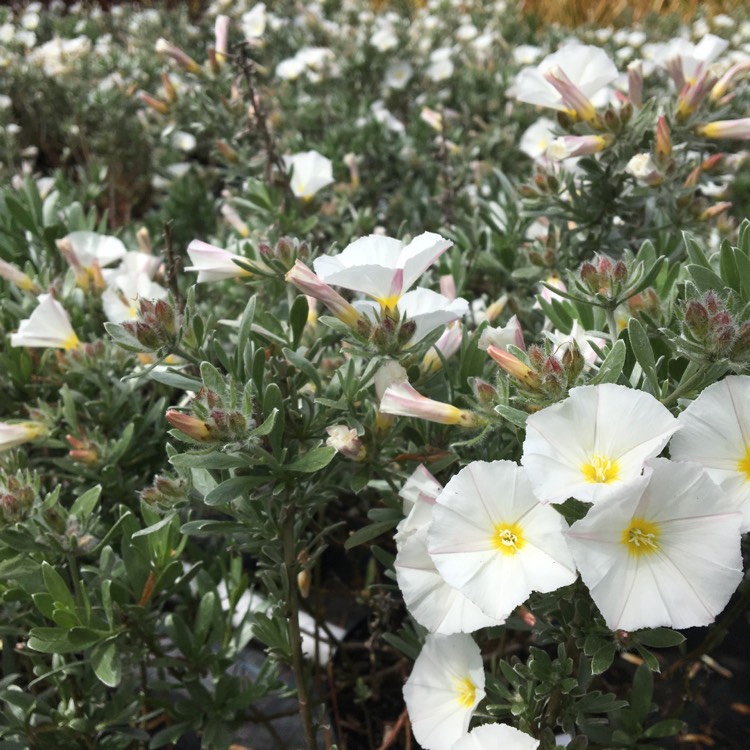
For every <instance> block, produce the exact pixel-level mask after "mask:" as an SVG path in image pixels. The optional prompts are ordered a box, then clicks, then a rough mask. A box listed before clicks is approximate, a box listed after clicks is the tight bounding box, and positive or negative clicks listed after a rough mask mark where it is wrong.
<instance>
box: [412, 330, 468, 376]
mask: <svg viewBox="0 0 750 750" xmlns="http://www.w3.org/2000/svg"><path fill="white" fill-rule="evenodd" d="M462 339H463V330H462V329H461V326H460V325H459V324H456V325H452V326H449V327H448V328H446V329H445V331H443V333H442V335H441V336H440V338H439V339H438V340H437V341H436V342H435V344H434V345H433V346H432V347H430V350H429V351H428V352H427V354H425V355H424V357H423V358H422V363H421V364H420V366H419V369H420V371H421V372H422V374H423V375H427V374H429V373H433V372H437V371H438V370H440V368H441V367H442V366H443V359H448V358H449V357H452V356H453V355H454V354H455V353H456V352H457V351H458V350H459V349H460V348H461V341H462ZM441 357H442V359H441Z"/></svg>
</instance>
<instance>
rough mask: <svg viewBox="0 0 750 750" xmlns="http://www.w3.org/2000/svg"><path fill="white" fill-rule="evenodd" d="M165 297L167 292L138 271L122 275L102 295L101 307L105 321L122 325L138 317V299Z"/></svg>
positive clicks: (145, 274)
mask: <svg viewBox="0 0 750 750" xmlns="http://www.w3.org/2000/svg"><path fill="white" fill-rule="evenodd" d="M139 255H143V253H139ZM146 257H148V256H146ZM166 297H167V290H166V289H165V288H164V287H163V286H161V284H157V283H156V282H155V281H151V278H150V277H149V276H148V274H147V273H143V272H139V271H135V272H129V273H122V274H119V275H118V276H117V277H116V278H115V279H114V283H113V284H111V285H110V287H109V288H107V289H105V290H104V292H103V293H102V307H103V308H104V314H105V315H106V316H107V320H109V321H110V322H112V323H122V322H123V321H125V320H135V319H136V318H137V317H138V308H139V306H138V300H139V299H148V300H153V299H166Z"/></svg>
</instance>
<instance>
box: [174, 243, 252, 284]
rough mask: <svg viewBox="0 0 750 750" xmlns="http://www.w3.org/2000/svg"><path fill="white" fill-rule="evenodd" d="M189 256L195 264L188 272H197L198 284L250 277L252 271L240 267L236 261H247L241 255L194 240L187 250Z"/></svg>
mask: <svg viewBox="0 0 750 750" xmlns="http://www.w3.org/2000/svg"><path fill="white" fill-rule="evenodd" d="M187 253H188V256H189V257H190V260H191V261H192V262H193V265H192V266H188V267H187V268H186V269H185V270H186V271H197V272H198V279H197V283H198V284H200V283H202V282H204V281H223V280H224V279H235V278H237V277H238V276H250V271H247V270H246V269H244V268H241V267H240V266H238V265H237V264H236V263H235V261H237V260H239V261H246V260H247V258H243V257H242V256H241V255H235V254H234V253H230V252H229V251H228V250H224V249H223V248H221V247H216V245H209V244H208V242H202V241H201V240H193V241H192V242H191V243H190V244H189V245H188V248H187Z"/></svg>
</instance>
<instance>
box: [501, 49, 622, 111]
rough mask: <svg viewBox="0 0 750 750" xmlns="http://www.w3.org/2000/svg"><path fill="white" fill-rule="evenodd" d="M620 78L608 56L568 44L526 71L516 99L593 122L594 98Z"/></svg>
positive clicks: (520, 78) (521, 75) (518, 83)
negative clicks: (591, 99) (592, 101)
mask: <svg viewBox="0 0 750 750" xmlns="http://www.w3.org/2000/svg"><path fill="white" fill-rule="evenodd" d="M618 75H619V73H618V70H617V66H616V65H615V64H614V63H613V62H612V60H610V58H609V57H608V56H607V53H606V52H605V51H604V50H603V49H601V48H599V47H594V46H591V45H583V44H568V45H565V46H564V47H561V48H560V49H559V50H557V52H553V53H552V54H551V55H548V56H547V57H545V58H544V60H542V61H541V62H540V63H539V65H538V66H537V67H536V68H524V69H523V70H521V72H520V73H519V74H518V76H517V77H516V82H515V87H514V90H515V95H516V98H517V99H519V100H520V101H522V102H528V103H529V104H537V105H539V106H542V107H550V108H552V109H557V110H562V111H567V112H569V113H571V114H576V115H578V116H581V117H582V118H583V119H586V120H589V119H592V118H593V117H594V115H595V112H594V106H593V104H591V102H590V98H591V97H592V96H593V95H594V94H596V93H597V92H598V91H600V90H601V89H602V88H604V87H605V86H607V85H608V84H610V83H612V81H614V80H615V79H616V78H617V76H618Z"/></svg>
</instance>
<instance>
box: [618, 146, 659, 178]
mask: <svg viewBox="0 0 750 750" xmlns="http://www.w3.org/2000/svg"><path fill="white" fill-rule="evenodd" d="M625 171H626V172H627V173H628V174H630V175H633V177H635V178H636V180H639V181H640V182H644V183H646V184H647V185H658V184H659V183H660V182H661V181H662V179H663V178H662V176H661V173H660V172H659V167H658V166H657V164H656V162H655V161H654V160H653V158H652V157H651V154H650V153H642V154H635V155H634V156H633V157H631V159H630V161H629V162H628V163H627V165H626V166H625Z"/></svg>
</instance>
